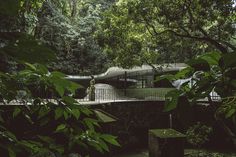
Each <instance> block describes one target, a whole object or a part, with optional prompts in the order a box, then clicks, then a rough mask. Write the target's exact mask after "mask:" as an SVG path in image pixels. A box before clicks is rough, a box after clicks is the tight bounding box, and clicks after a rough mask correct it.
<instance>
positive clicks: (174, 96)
mask: <svg viewBox="0 0 236 157" xmlns="http://www.w3.org/2000/svg"><path fill="white" fill-rule="evenodd" d="M181 93H182V92H181V91H179V90H177V89H176V90H172V91H169V92H168V93H167V94H166V96H165V98H166V101H165V106H164V112H168V111H171V110H174V109H175V108H176V107H177V104H178V99H179V96H180V94H181Z"/></svg>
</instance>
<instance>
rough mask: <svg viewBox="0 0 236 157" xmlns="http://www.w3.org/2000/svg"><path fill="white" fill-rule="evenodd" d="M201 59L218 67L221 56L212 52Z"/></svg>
mask: <svg viewBox="0 0 236 157" xmlns="http://www.w3.org/2000/svg"><path fill="white" fill-rule="evenodd" d="M199 58H201V59H203V60H205V61H207V62H208V64H210V65H218V62H219V60H220V58H221V54H220V53H219V52H211V53H206V54H203V55H201V56H200V57H199Z"/></svg>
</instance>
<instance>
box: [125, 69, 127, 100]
mask: <svg viewBox="0 0 236 157" xmlns="http://www.w3.org/2000/svg"><path fill="white" fill-rule="evenodd" d="M126 88H127V71H125V82H124V95H125V96H126V95H127V91H126Z"/></svg>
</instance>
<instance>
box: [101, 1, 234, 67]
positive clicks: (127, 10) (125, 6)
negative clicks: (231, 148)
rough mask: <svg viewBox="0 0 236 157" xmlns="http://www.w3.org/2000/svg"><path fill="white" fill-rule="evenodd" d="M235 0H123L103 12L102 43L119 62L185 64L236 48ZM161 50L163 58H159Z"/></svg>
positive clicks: (128, 64) (121, 63)
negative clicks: (193, 59) (201, 55)
mask: <svg viewBox="0 0 236 157" xmlns="http://www.w3.org/2000/svg"><path fill="white" fill-rule="evenodd" d="M233 3H234V1H233V0H223V1H222V0H219V1H215V0H207V1H201V0H194V1H185V0H176V1H172V0H158V1H157V0H119V1H118V2H117V3H116V5H114V6H113V7H112V8H111V9H110V10H109V11H108V12H107V13H106V14H105V15H104V16H105V18H104V20H103V22H102V23H101V28H100V30H101V31H100V32H99V33H98V39H99V41H100V42H99V43H100V44H101V45H102V46H103V47H104V48H105V49H106V51H107V52H108V54H109V56H110V57H111V58H112V59H114V60H115V63H116V64H118V65H122V66H126V67H127V66H133V65H140V64H143V63H146V64H150V63H159V62H183V61H186V60H187V59H190V58H192V57H194V56H196V55H199V54H202V53H205V52H209V51H212V50H216V51H219V52H222V53H227V52H231V51H234V50H235V40H234V37H235V26H234V22H235V7H234V5H233ZM158 54H159V59H160V60H157V58H156V57H157V56H158Z"/></svg>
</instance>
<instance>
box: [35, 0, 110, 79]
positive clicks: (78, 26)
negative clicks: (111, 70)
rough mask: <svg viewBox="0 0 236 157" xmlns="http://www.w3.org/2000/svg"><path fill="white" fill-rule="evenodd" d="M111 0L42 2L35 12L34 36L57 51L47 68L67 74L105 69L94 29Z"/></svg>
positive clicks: (104, 56)
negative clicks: (39, 8)
mask: <svg viewBox="0 0 236 157" xmlns="http://www.w3.org/2000/svg"><path fill="white" fill-rule="evenodd" d="M111 3H112V1H106V0H100V1H94V0H86V1H79V0H73V1H66V0H60V1H57V0H51V1H45V2H44V3H43V5H42V8H41V10H40V11H39V12H38V15H37V18H38V24H37V26H36V31H35V36H37V37H38V38H40V39H41V40H42V41H44V42H45V43H47V44H49V45H51V46H52V47H53V48H54V49H56V51H57V59H58V61H56V62H53V63H52V64H50V68H51V69H54V70H60V71H62V72H65V73H68V74H87V75H89V74H95V73H100V72H101V71H102V70H105V69H106V68H107V66H106V62H107V58H106V54H104V53H103V52H102V49H101V48H100V47H99V46H98V44H97V42H96V40H95V38H94V32H95V31H96V29H97V22H98V21H99V20H100V19H101V18H102V17H101V13H102V12H103V11H104V10H106V9H107V8H108V7H109V6H110V5H111Z"/></svg>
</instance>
